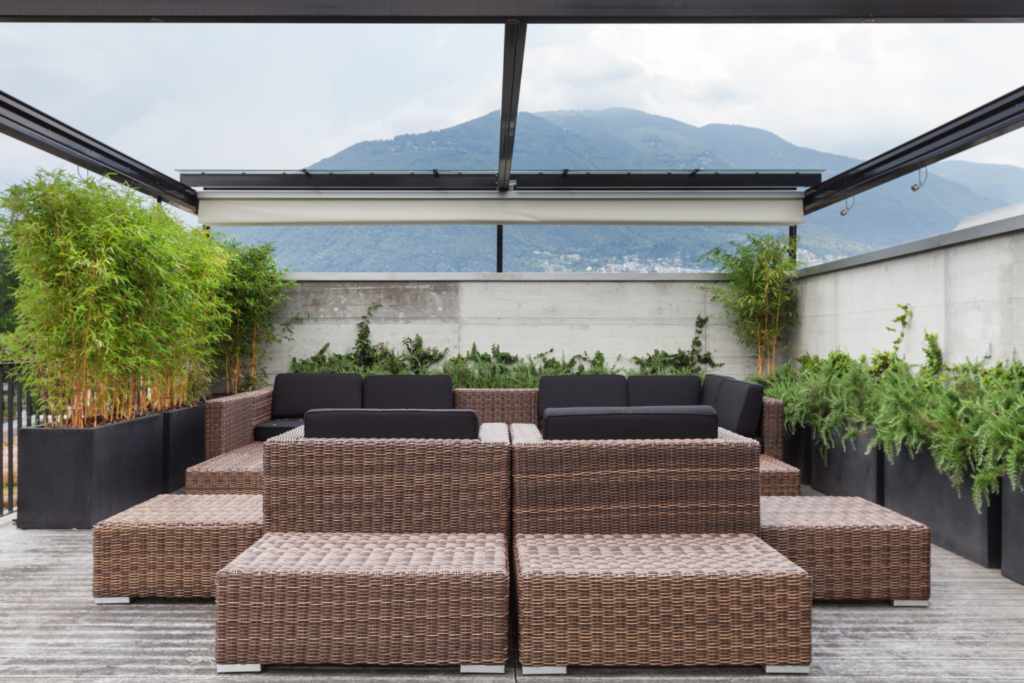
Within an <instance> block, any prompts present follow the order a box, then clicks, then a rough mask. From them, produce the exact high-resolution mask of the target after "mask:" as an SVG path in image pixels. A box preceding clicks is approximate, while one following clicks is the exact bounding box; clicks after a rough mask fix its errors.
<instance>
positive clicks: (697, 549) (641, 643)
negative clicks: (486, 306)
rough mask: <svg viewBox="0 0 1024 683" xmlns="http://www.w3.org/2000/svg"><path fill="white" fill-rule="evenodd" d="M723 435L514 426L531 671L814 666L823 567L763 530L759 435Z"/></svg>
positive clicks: (519, 562)
mask: <svg viewBox="0 0 1024 683" xmlns="http://www.w3.org/2000/svg"><path fill="white" fill-rule="evenodd" d="M722 437H723V438H718V439H695V440H665V441H658V440H643V441H545V440H543V439H542V438H541V435H540V432H539V430H538V429H537V427H536V426H535V425H533V424H522V425H520V424H515V425H512V468H513V482H514V486H513V499H512V518H513V529H514V532H515V563H516V565H515V566H516V571H517V574H516V577H517V578H516V581H517V605H518V619H519V659H520V662H521V663H522V664H523V666H524V667H525V669H524V672H527V673H531V672H533V671H532V670H535V669H536V670H538V672H543V671H546V672H557V671H558V668H559V667H566V666H572V665H581V666H583V665H602V666H627V665H656V666H665V665H698V664H718V665H728V664H731V665H753V664H760V665H762V666H765V667H766V668H768V670H770V671H775V670H781V671H794V672H803V671H806V667H807V666H809V664H810V658H811V649H810V605H811V580H810V576H809V575H808V574H807V573H806V572H805V571H803V570H801V569H800V568H799V567H797V566H795V565H794V564H792V563H791V562H789V561H787V560H786V559H785V558H784V557H782V556H781V555H779V554H778V553H777V552H775V551H773V550H772V549H771V548H770V547H769V546H767V545H766V544H764V543H763V542H762V541H760V540H759V539H758V538H757V534H758V532H759V530H760V493H759V492H760V483H759V459H760V452H759V451H760V448H759V446H758V444H757V442H756V441H754V440H753V439H747V438H743V437H740V436H736V435H733V434H730V433H728V432H724V430H723V434H722ZM673 568H674V569H673ZM673 572H675V573H673ZM709 591H710V592H709ZM741 605H742V607H741ZM552 667H553V668H552ZM780 667H781V668H780ZM528 670H529V671H528ZM561 672H563V673H564V669H563V670H562V671H561Z"/></svg>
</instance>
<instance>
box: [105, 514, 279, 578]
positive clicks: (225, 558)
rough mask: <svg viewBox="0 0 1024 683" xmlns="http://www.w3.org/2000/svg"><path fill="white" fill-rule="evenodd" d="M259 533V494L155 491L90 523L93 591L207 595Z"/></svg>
mask: <svg viewBox="0 0 1024 683" xmlns="http://www.w3.org/2000/svg"><path fill="white" fill-rule="evenodd" d="M262 534H263V501H262V499H261V497H260V496H177V495H163V496H157V497H156V498H153V499H151V500H148V501H146V502H145V503H141V504H139V505H136V506H135V507H133V508H130V509H128V510H125V511H124V512H122V513H120V514H118V515H115V516H113V517H110V518H108V519H106V520H104V521H102V522H100V523H98V524H97V525H96V526H95V527H93V595H94V596H95V597H97V598H114V597H158V598H212V597H213V596H214V588H215V581H214V577H215V575H216V573H217V571H219V570H220V569H221V568H223V567H224V566H225V565H226V564H228V563H229V562H231V561H232V560H233V559H235V558H236V557H237V556H238V555H239V554H241V553H242V552H243V551H244V550H245V549H246V548H248V547H249V546H251V545H252V544H253V543H255V542H256V541H257V540H259V538H260V536H261V535H262Z"/></svg>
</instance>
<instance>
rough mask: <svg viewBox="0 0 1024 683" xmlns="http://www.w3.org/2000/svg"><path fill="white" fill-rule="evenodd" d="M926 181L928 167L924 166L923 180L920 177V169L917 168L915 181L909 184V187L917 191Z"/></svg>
mask: <svg viewBox="0 0 1024 683" xmlns="http://www.w3.org/2000/svg"><path fill="white" fill-rule="evenodd" d="M927 182H928V167H927V166H925V167H924V180H922V179H921V169H917V182H916V183H914V184H913V185H911V186H910V189H911V190H913V191H914V192H917V191H918V190H920V189H921V188H922V187H924V184H925V183H927Z"/></svg>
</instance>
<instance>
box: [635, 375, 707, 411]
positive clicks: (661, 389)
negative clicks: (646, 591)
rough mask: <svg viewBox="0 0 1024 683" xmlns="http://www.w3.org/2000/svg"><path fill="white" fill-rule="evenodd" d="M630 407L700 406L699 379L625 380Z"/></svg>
mask: <svg viewBox="0 0 1024 683" xmlns="http://www.w3.org/2000/svg"><path fill="white" fill-rule="evenodd" d="M626 389H627V390H628V392H629V405H630V407H637V406H696V405H700V377H698V376H697V375H681V376H679V377H667V376H660V377H659V376H653V375H634V376H633V377H630V378H629V379H628V380H626Z"/></svg>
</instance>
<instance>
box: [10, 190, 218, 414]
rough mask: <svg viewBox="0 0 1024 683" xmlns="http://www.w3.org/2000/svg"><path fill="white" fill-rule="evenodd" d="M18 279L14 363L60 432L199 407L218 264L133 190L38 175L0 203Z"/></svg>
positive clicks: (187, 231) (196, 235)
mask: <svg viewBox="0 0 1024 683" xmlns="http://www.w3.org/2000/svg"><path fill="white" fill-rule="evenodd" d="M0 209H2V210H3V211H2V212H0V230H2V234H3V242H4V243H5V244H7V245H9V249H10V252H9V253H10V263H11V265H12V268H13V272H14V274H15V276H16V277H17V281H18V283H19V284H18V290H17V296H16V301H15V314H16V317H17V322H18V327H17V331H16V333H14V334H13V335H11V336H9V337H7V339H6V340H5V343H6V344H8V345H9V348H10V347H13V352H11V355H15V356H17V358H18V360H24V361H32V362H30V363H28V364H27V365H25V366H24V367H23V370H22V372H23V379H24V382H25V384H26V385H27V386H28V387H29V389H30V390H31V392H32V395H33V397H34V398H35V400H36V401H40V402H42V404H43V405H45V406H46V408H47V409H48V410H49V412H50V413H51V414H53V415H54V416H55V420H56V422H58V423H66V424H69V425H71V426H75V427H83V426H87V425H95V424H101V423H104V422H109V421H114V420H121V419H126V418H130V417H132V416H134V415H136V414H138V413H140V412H142V411H145V410H150V409H152V410H163V409H167V408H169V407H174V406H179V405H185V404H188V403H191V402H194V401H196V400H198V399H199V398H200V397H201V395H202V393H203V392H204V391H205V389H206V387H207V386H208V380H209V367H210V361H211V359H212V356H211V353H212V352H211V350H212V348H213V345H214V344H215V343H216V342H217V341H218V340H219V338H220V335H221V334H222V329H223V321H224V310H223V303H222V302H221V300H220V299H219V298H218V297H217V296H216V293H217V291H218V289H219V288H220V287H221V286H222V284H223V282H224V278H225V276H226V265H227V255H226V253H225V252H224V250H223V249H222V248H221V247H220V246H219V245H218V244H217V243H216V242H214V241H213V240H210V239H209V238H208V236H207V235H206V233H205V231H203V230H201V229H195V228H191V227H189V226H186V225H184V224H183V223H182V222H181V221H180V219H178V218H177V217H176V216H175V215H173V214H170V213H168V212H167V211H165V210H164V207H163V206H161V205H159V204H157V203H155V202H151V201H148V200H144V199H143V198H142V197H141V196H140V195H139V194H138V193H136V192H134V191H131V190H129V189H127V188H126V187H122V186H118V185H115V184H113V183H110V182H107V181H103V180H96V179H93V178H87V179H84V180H83V179H80V178H77V177H75V176H72V175H71V174H69V173H66V172H64V171H56V172H53V173H47V172H42V171H40V172H39V173H37V174H36V176H35V177H34V178H32V179H31V180H29V181H27V182H25V183H22V184H20V185H14V186H11V187H10V188H9V189H8V190H7V191H6V192H5V193H4V194H3V195H0Z"/></svg>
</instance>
